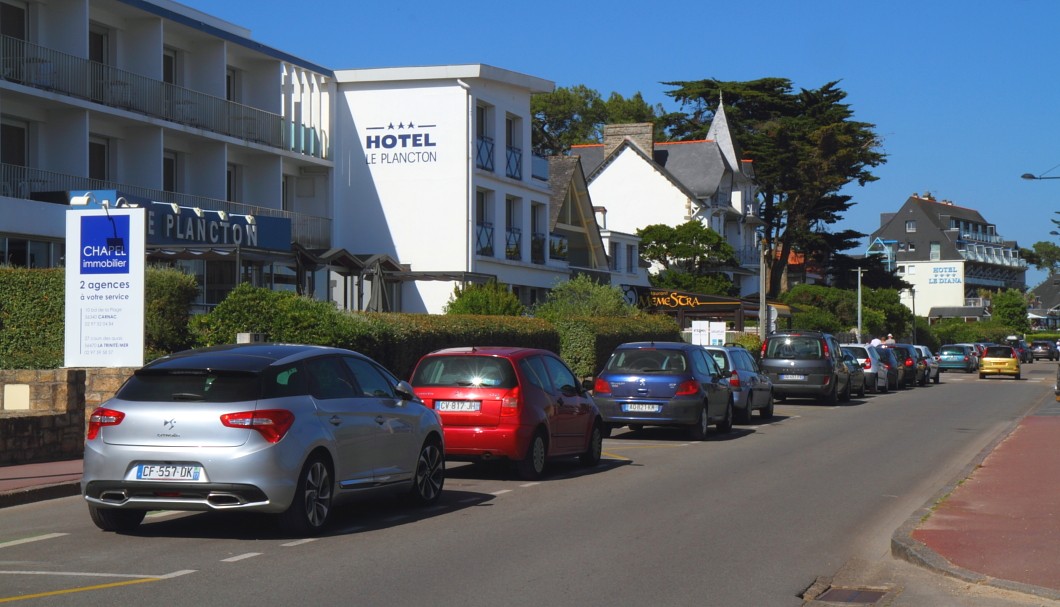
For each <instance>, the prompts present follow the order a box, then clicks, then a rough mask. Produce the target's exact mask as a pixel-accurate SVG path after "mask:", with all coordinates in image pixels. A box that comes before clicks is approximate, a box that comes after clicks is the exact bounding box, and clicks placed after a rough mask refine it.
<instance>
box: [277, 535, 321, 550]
mask: <svg viewBox="0 0 1060 607" xmlns="http://www.w3.org/2000/svg"><path fill="white" fill-rule="evenodd" d="M315 541H317V540H316V538H312V537H309V538H306V539H304V540H295V541H293V542H287V543H286V544H280V545H281V546H283V547H284V548H291V547H293V546H301V545H302V544H308V543H309V542H315Z"/></svg>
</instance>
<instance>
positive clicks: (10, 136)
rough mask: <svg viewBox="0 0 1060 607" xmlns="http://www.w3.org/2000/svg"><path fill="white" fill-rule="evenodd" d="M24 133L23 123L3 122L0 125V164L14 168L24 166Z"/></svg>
mask: <svg viewBox="0 0 1060 607" xmlns="http://www.w3.org/2000/svg"><path fill="white" fill-rule="evenodd" d="M26 131H27V125H26V124H25V123H17V122H12V121H6V120H5V121H4V122H3V123H0V162H3V163H4V164H13V165H15V166H20V167H24V166H26V157H27V156H28V154H27V149H26V142H27V138H26Z"/></svg>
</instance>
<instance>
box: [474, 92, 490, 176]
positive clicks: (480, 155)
mask: <svg viewBox="0 0 1060 607" xmlns="http://www.w3.org/2000/svg"><path fill="white" fill-rule="evenodd" d="M492 113H493V112H492V109H491V108H490V107H489V106H486V105H478V106H475V166H476V167H478V168H480V169H483V170H486V171H492V170H493V129H491V128H490V121H491V119H492Z"/></svg>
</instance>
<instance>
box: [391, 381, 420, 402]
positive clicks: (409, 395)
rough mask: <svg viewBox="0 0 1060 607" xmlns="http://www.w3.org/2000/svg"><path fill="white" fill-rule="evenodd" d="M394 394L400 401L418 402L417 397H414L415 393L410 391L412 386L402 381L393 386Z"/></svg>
mask: <svg viewBox="0 0 1060 607" xmlns="http://www.w3.org/2000/svg"><path fill="white" fill-rule="evenodd" d="M394 392H397V395H398V397H399V398H400V399H401V400H408V401H412V400H419V397H417V396H416V392H415V391H414V390H413V389H412V384H410V383H409V382H407V381H404V380H402V381H399V382H398V383H397V385H396V386H394Z"/></svg>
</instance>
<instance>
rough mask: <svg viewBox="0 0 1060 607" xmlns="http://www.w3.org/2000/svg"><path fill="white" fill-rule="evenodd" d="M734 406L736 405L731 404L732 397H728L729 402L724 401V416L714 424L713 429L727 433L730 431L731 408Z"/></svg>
mask: <svg viewBox="0 0 1060 607" xmlns="http://www.w3.org/2000/svg"><path fill="white" fill-rule="evenodd" d="M735 408H736V407H735V406H734V405H733V402H732V397H731V396H730V397H729V402H727V403H725V417H724V418H722V420H721V421H720V422H718V423H716V424H714V429H715V430H717V431H718V432H720V433H721V434H728V433H730V432H732V417H733V410H734V409H735Z"/></svg>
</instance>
